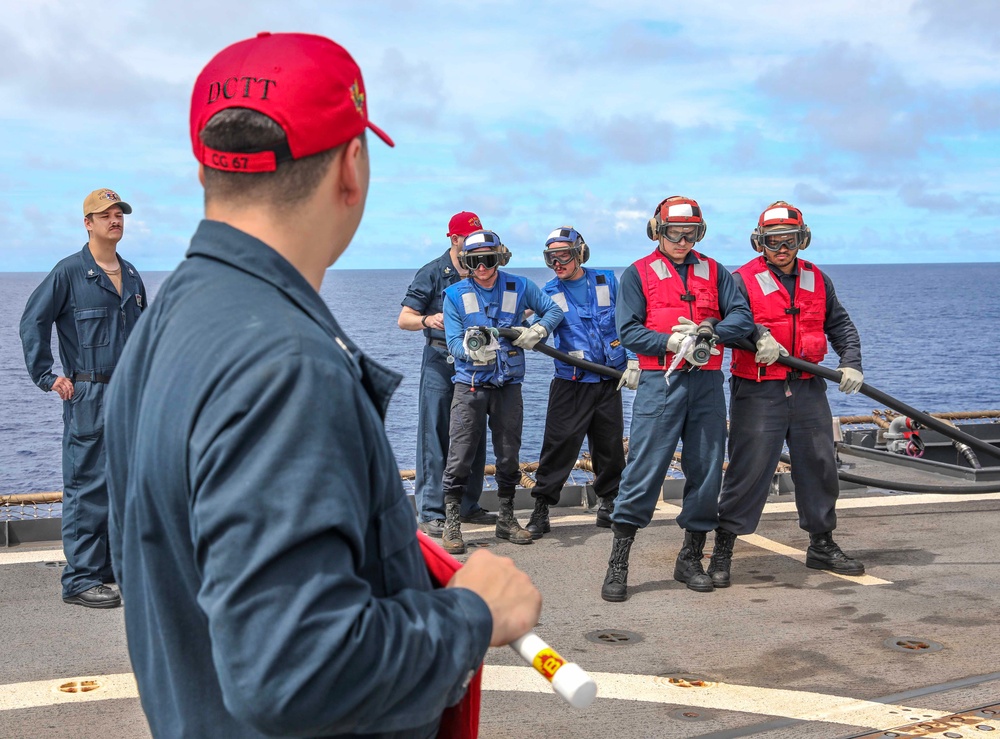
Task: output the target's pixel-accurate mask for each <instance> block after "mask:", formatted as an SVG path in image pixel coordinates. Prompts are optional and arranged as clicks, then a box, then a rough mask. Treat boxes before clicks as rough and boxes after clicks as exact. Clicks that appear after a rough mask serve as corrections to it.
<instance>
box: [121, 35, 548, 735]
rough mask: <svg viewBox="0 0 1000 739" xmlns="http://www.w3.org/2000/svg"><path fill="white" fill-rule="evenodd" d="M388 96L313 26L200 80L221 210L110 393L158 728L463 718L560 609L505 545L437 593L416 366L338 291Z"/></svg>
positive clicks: (272, 731)
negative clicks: (408, 417)
mask: <svg viewBox="0 0 1000 739" xmlns="http://www.w3.org/2000/svg"><path fill="white" fill-rule="evenodd" d="M367 106H368V96H367V92H366V89H365V85H364V81H363V80H362V77H361V70H360V69H359V68H358V66H357V64H355V62H354V60H353V59H352V58H351V56H350V55H349V54H348V53H347V51H345V50H344V49H343V48H342V47H340V46H339V45H337V44H335V43H334V42H333V41H330V40H329V39H326V38H323V37H320V36H312V35H307V34H297V33H296V34H291V33H289V34H273V35H272V34H262V35H260V36H258V37H257V38H253V39H248V40H246V41H241V42H239V43H236V44H233V45H232V46H230V47H228V48H226V49H224V50H223V51H221V52H220V53H219V54H218V55H216V57H215V58H214V59H213V60H212V61H211V62H209V63H208V65H207V66H206V67H205V69H204V70H203V71H202V73H201V74H200V75H199V77H198V80H197V82H196V83H195V87H194V93H193V95H192V100H191V138H192V145H193V147H194V151H195V155H196V157H197V159H198V161H199V163H200V167H199V175H200V178H201V181H202V183H203V184H204V187H205V220H204V221H202V222H201V224H200V225H199V226H198V230H197V232H196V233H195V235H194V238H193V239H192V241H191V247H190V249H189V250H188V253H187V258H186V259H185V260H184V262H182V263H181V265H180V266H179V267H178V268H177V270H176V271H175V272H174V273H173V274H172V275H171V277H170V279H169V280H168V281H167V282H166V283H165V284H164V286H163V287H162V288H161V290H160V292H159V295H158V296H157V300H156V303H155V304H154V305H153V306H152V307H151V308H150V309H149V311H148V313H149V315H148V317H146V318H145V319H144V320H143V321H140V323H139V326H138V328H137V330H136V332H135V333H134V334H133V337H132V340H131V342H130V345H129V347H127V348H126V351H125V354H124V355H123V356H122V361H121V363H120V364H119V365H118V368H117V369H116V371H115V383H114V384H113V386H112V388H111V391H110V398H109V401H108V405H107V418H108V421H109V422H108V425H107V426H108V427H107V444H108V470H109V488H110V491H111V494H110V498H111V504H112V505H111V510H112V513H111V541H112V549H113V561H114V563H115V570H116V574H117V575H118V577H119V582H120V584H121V590H122V596H123V599H124V601H125V602H126V603H127V604H128V607H127V608H126V609H125V625H126V630H127V633H128V644H129V650H130V653H131V657H132V665H133V668H134V670H135V677H136V681H137V683H138V686H139V694H140V696H141V699H142V707H143V710H144V711H145V712H146V716H147V718H148V719H149V724H150V728H151V729H152V734H153V736H156V737H166V736H178V737H179V736H192V737H195V736H196V737H217V738H221V737H239V738H240V739H248V738H250V737H263V736H328V735H350V736H357V735H365V736H392V737H427V736H434V735H435V734H436V733H437V732H438V729H439V727H440V726H442V721H446V723H445V724H444V725H445V726H446V727H449V728H447V729H445V730H447V731H451V727H453V724H452V722H450V721H448V720H447V719H443V718H442V717H443V715H444V714H445V709H446V708H447V707H448V706H453V705H455V704H456V703H459V702H460V701H462V698H463V696H464V695H467V694H471V695H475V684H476V683H475V681H474V675H475V674H476V673H477V670H478V668H479V666H480V664H481V663H482V661H483V656H484V654H485V652H486V649H487V648H488V647H489V646H490V645H496V646H499V645H503V644H507V643H508V642H510V641H511V640H513V639H515V638H517V637H519V636H521V635H523V634H524V633H526V632H527V631H528V630H529V629H530V628H531V627H532V626H534V625H535V623H536V622H537V619H538V614H539V611H540V608H541V596H540V595H539V593H538V591H537V590H536V589H535V587H534V586H533V585H532V584H531V581H530V579H529V578H528V576H527V575H525V574H524V573H522V572H520V571H519V570H517V568H516V567H515V566H514V564H513V563H512V562H511V561H510V560H505V559H502V558H499V557H496V556H494V555H493V554H491V553H489V552H486V551H480V552H477V553H476V554H474V555H472V556H471V557H469V560H468V562H467V563H466V564H465V566H464V567H462V568H461V569H460V570H459V571H458V572H457V573H456V574H455V575H454V576H453V577H452V578H451V579H450V581H448V582H447V583H445V584H446V585H447V587H435V583H434V582H433V581H432V579H431V577H430V575H429V572H428V569H427V565H426V563H425V561H424V558H423V556H422V554H421V548H420V545H419V544H418V542H417V537H416V523H415V521H414V518H413V510H412V508H411V507H410V503H409V502H408V501H407V499H406V495H405V494H404V491H403V488H402V483H401V482H400V478H399V471H398V469H397V466H396V460H395V457H394V456H393V452H392V447H391V446H390V444H389V440H388V438H387V437H386V433H385V427H384V421H383V419H384V414H385V412H386V408H387V406H388V404H389V399H390V397H391V395H392V392H393V390H395V388H396V387H397V386H398V384H399V382H400V379H401V377H400V376H399V375H398V374H396V373H394V372H391V371H390V370H388V369H386V368H384V367H381V366H379V365H378V364H376V363H375V362H374V361H372V360H371V359H370V358H368V357H366V356H365V355H364V354H363V353H362V352H361V351H360V350H359V349H358V348H357V346H355V345H354V343H353V342H352V341H351V339H350V338H349V337H348V336H347V335H345V334H344V332H343V331H342V330H341V328H340V326H339V325H338V323H337V321H336V319H335V318H334V317H333V315H332V314H331V312H330V309H329V308H328V307H327V305H326V303H325V302H324V301H323V300H322V299H321V298H320V296H319V289H320V286H321V284H322V281H323V277H324V275H325V274H326V270H327V268H328V267H330V266H331V265H332V264H333V263H334V262H336V261H337V259H338V257H340V255H341V254H342V253H343V252H344V250H345V249H346V248H347V247H348V245H349V244H350V242H351V239H352V237H353V236H354V233H355V231H356V230H357V228H358V225H359V223H360V222H361V216H362V212H363V211H364V206H365V200H366V197H367V193H368V183H369V177H370V175H369V167H370V163H369V158H368V144H367V143H366V140H365V132H366V130H371V131H372V132H374V133H375V135H376V136H378V137H379V138H381V139H382V140H384V141H385V142H386V143H391V141H390V139H389V137H388V136H386V135H385V134H384V133H383V132H382V131H381V130H380V129H378V128H376V127H375V126H374V125H373V124H372V123H371V122H370V121H369V119H368V107H367ZM119 375H120V377H119ZM438 584H439V585H440V584H441V583H438ZM470 683H471V685H472V686H473V687H472V690H471V691H470V692H467V691H468V688H469V686H470ZM462 705H464V702H463V704H462ZM475 714H476V712H475V711H474V710H470V711H467V712H465V711H463V712H462V715H463V716H470V717H471V716H474V715H475ZM463 731H464V732H466V735H470V736H471V735H473V734H474V731H475V725H474V722H472V721H471V720H470V721H469V723H468V724H466V725H465V728H464V729H463Z"/></svg>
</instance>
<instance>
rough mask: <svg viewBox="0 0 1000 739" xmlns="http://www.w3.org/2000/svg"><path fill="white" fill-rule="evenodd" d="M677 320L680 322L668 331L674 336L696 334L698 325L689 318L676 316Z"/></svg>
mask: <svg viewBox="0 0 1000 739" xmlns="http://www.w3.org/2000/svg"><path fill="white" fill-rule="evenodd" d="M677 320H678V321H679V322H680V323H678V324H677V325H676V326H674V327H673V328H672V329H670V330H671V331H672V332H673V333H675V334H696V333H698V324H697V323H695V322H694V321H692V320H691V319H690V318H685V317H684V316H678V318H677Z"/></svg>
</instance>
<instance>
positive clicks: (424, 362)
mask: <svg viewBox="0 0 1000 739" xmlns="http://www.w3.org/2000/svg"><path fill="white" fill-rule="evenodd" d="M460 279H462V277H461V276H460V275H459V273H458V270H457V269H455V265H454V264H452V261H451V250H450V249H449V250H448V251H446V252H445V253H444V254H442V255H441V256H440V257H438V258H437V259H435V260H434V261H432V262H428V263H427V264H425V265H424V266H423V267H421V268H420V270H419V271H418V272H417V274H416V275H414V277H413V282H411V283H410V286H409V287H408V288H407V290H406V297H404V298H403V305H404V306H406V307H407V308H412V309H413V310H415V311H416V312H417V313H420V314H421V315H425V316H430V315H434V314H436V313H441V312H442V311H443V307H442V306H443V302H444V297H443V295H442V293H444V289H445V288H446V287H448V286H449V285H454V284H455V283H456V282H458V281H459V280H460ZM423 335H424V339H425V342H424V352H423V357H422V358H421V360H420V391H419V396H418V400H417V413H418V415H417V470H416V472H417V480H416V490H415V497H416V503H417V516H418V517H419V518H420V520H421V521H434V520H444V489H443V488H442V487H441V479H442V476H443V475H444V461H445V459H447V457H448V439H449V436H448V423H449V420H450V418H451V400H452V398H453V397H454V395H455V386H454V384H452V381H451V376H452V375H453V374H455V368H454V367H453V366H452V364H451V363H449V362H448V356H449V355H448V344H447V342H446V341H445V338H444V331H442V330H440V329H435V328H427V329H424V331H423ZM485 466H486V435H485V434H483V438H482V439H481V440H480V442H479V448H478V449H477V450H476V456H475V457H474V458H473V460H472V471H471V472H470V473H469V482H468V485H466V488H465V494H464V495H463V496H462V507H461V515H463V516H469V515H473V514H475V513H476V511H478V510H479V498H480V497H481V496H482V494H483V468H484V467H485Z"/></svg>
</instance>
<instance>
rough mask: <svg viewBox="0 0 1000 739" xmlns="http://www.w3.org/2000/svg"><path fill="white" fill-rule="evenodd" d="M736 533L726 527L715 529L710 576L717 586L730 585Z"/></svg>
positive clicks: (709, 569)
mask: <svg viewBox="0 0 1000 739" xmlns="http://www.w3.org/2000/svg"><path fill="white" fill-rule="evenodd" d="M735 543H736V534H733V533H731V532H729V531H726V530H725V529H722V528H719V529H716V530H715V546H713V547H712V559H710V560H709V562H708V576H709V577H710V578H712V585H714V586H715V587H717V588H728V587H729V565H730V563H732V561H733V544H735Z"/></svg>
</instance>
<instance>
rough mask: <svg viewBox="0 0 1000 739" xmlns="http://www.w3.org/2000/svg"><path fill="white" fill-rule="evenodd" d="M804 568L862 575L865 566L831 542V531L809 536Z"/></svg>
mask: <svg viewBox="0 0 1000 739" xmlns="http://www.w3.org/2000/svg"><path fill="white" fill-rule="evenodd" d="M806 567H811V568H812V569H814V570H830V571H831V572H836V573H837V574H838V575H863V574H865V566H864V565H863V564H862V563H861V562H859V561H858V560H856V559H851V558H850V557H848V556H847V555H846V554H844V552H843V551H841V549H840V547H839V546H837V542H835V541H834V540H833V532H832V531H824V532H823V533H822V534H809V549H807V550H806Z"/></svg>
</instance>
